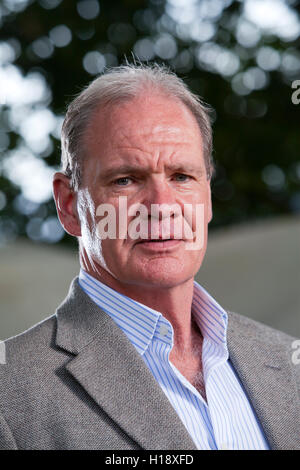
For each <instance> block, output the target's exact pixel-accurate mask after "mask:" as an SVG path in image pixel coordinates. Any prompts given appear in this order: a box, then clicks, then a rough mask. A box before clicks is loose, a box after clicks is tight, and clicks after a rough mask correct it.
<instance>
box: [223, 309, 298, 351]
mask: <svg viewBox="0 0 300 470" xmlns="http://www.w3.org/2000/svg"><path fill="white" fill-rule="evenodd" d="M227 313H228V328H229V329H230V330H231V331H232V330H239V333H240V335H246V336H249V335H251V336H254V337H255V339H257V340H262V341H264V342H271V343H273V344H274V342H275V343H277V344H281V345H283V346H290V345H291V343H293V342H294V341H297V340H298V339H299V338H297V337H295V336H292V335H290V334H288V333H285V332H283V331H280V330H278V329H276V328H273V327H271V326H269V325H266V324H264V323H262V322H260V321H257V320H253V319H252V318H249V317H246V316H245V315H241V314H239V313H236V312H232V311H227Z"/></svg>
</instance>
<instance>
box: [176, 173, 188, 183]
mask: <svg viewBox="0 0 300 470" xmlns="http://www.w3.org/2000/svg"><path fill="white" fill-rule="evenodd" d="M175 179H176V181H180V182H183V181H187V180H188V179H189V176H188V175H184V174H183V173H177V174H176V175H175Z"/></svg>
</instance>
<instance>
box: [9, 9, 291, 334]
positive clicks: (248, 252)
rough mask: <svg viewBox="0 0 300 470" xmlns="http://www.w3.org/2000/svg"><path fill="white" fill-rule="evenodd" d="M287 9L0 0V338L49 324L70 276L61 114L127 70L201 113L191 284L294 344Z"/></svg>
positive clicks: (73, 267)
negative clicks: (200, 195) (156, 78)
mask: <svg viewBox="0 0 300 470" xmlns="http://www.w3.org/2000/svg"><path fill="white" fill-rule="evenodd" d="M299 11H300V1H299V0H244V1H234V0H119V1H118V2H112V1H108V0H99V1H98V0H79V1H75V0H74V1H69V0H0V121H1V122H0V153H1V157H0V340H1V339H5V338H7V337H9V336H12V335H15V334H18V333H20V332H22V331H24V330H25V329H27V328H29V327H30V326H31V325H33V324H35V323H37V322H38V321H40V320H42V319H43V318H45V317H46V316H49V315H51V314H53V313H54V311H55V308H56V307H57V305H58V303H59V302H61V301H62V300H63V298H64V297H65V295H66V292H67V289H68V286H69V283H70V281H71V279H72V278H73V277H74V276H75V275H76V274H77V272H78V261H77V245H76V242H75V241H74V240H73V239H72V237H70V236H68V235H66V234H65V233H64V231H63V229H62V228H61V226H60V224H59V222H58V219H57V217H56V211H55V206H54V203H53V200H52V192H51V190H52V174H53V173H54V171H56V170H57V169H58V168H59V164H60V129H61V125H62V121H63V116H64V112H65V109H66V105H67V104H68V102H69V101H70V100H71V99H72V98H73V96H74V95H75V94H77V93H78V92H80V91H81V89H82V88H83V87H85V86H86V85H87V84H88V83H89V82H90V81H91V80H92V79H94V78H95V77H96V76H97V75H98V74H100V73H102V72H103V71H104V70H105V69H106V68H108V67H111V66H115V65H118V64H122V63H124V62H125V60H126V59H127V60H128V61H129V62H130V61H133V60H134V58H138V59H139V60H140V61H142V62H151V61H156V62H159V63H160V62H163V63H165V64H167V65H169V66H170V68H171V69H172V70H174V71H175V72H176V73H177V74H178V75H179V76H180V77H181V78H183V79H184V81H185V82H186V83H187V84H188V86H189V87H190V88H191V90H192V91H193V92H195V93H197V94H199V95H200V96H202V97H203V99H204V100H205V101H206V102H208V103H209V104H210V105H211V106H212V107H213V109H214V113H213V130H214V158H215V161H216V170H217V171H216V175H215V177H214V180H213V183H212V197H213V208H214V217H213V221H212V222H211V224H210V228H209V246H208V252H207V255H206V258H205V261H204V264H203V267H202V268H201V270H200V272H199V274H198V277H197V280H198V281H199V282H200V283H201V284H202V285H203V286H204V287H205V288H206V289H207V290H208V291H209V292H210V293H211V294H212V295H214V297H215V298H216V300H217V301H219V302H220V303H221V304H222V305H223V306H224V307H225V308H228V309H231V310H234V311H238V312H239V313H241V314H245V315H247V316H250V317H252V318H254V319H257V320H259V321H262V322H264V323H266V324H268V325H271V326H273V327H275V328H279V329H281V330H283V331H286V332H287V333H290V334H292V335H294V336H298V337H300V294H299V286H300V217H299V215H300V126H299V124H300V103H299V101H300V92H299V93H298V94H297V86H298V87H299V88H300V82H298V84H297V80H300V47H299V46H300V14H299ZM293 96H294V98H293V99H292V97H293ZM297 103H298V104H297Z"/></svg>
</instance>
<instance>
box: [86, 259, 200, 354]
mask: <svg viewBox="0 0 300 470" xmlns="http://www.w3.org/2000/svg"><path fill="white" fill-rule="evenodd" d="M80 264H81V267H82V269H84V271H86V272H87V273H88V274H89V275H91V276H93V277H94V278H95V279H97V280H99V281H100V282H102V283H103V284H106V285H107V286H108V287H111V288H112V289H114V290H115V291H117V292H119V293H120V294H123V295H126V296H127V297H130V298H131V299H133V300H135V301H137V302H139V303H141V304H143V305H146V306H147V307H150V308H152V309H153V310H157V311H159V312H160V313H162V315H163V316H164V317H165V318H166V319H167V320H168V321H169V322H170V323H171V325H172V327H173V330H174V347H173V352H175V351H176V352H177V354H178V355H183V354H187V353H190V352H191V351H192V348H193V344H194V341H193V338H194V334H195V331H196V332H197V331H198V330H197V327H196V325H195V324H194V322H192V317H191V306H192V300H193V290H194V279H193V278H192V279H189V280H187V281H185V282H183V283H182V284H179V285H176V286H171V287H168V288H160V287H158V286H157V285H155V286H151V285H150V286H142V287H141V286H139V285H134V284H126V283H123V282H120V281H119V280H118V279H116V278H115V277H114V276H112V275H111V274H110V273H109V272H108V271H106V270H105V269H103V268H102V267H101V266H100V265H99V264H98V263H95V262H91V261H90V259H88V258H87V257H86V256H84V255H83V254H82V253H80Z"/></svg>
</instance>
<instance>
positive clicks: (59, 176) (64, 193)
mask: <svg viewBox="0 0 300 470" xmlns="http://www.w3.org/2000/svg"><path fill="white" fill-rule="evenodd" d="M53 197H54V200H55V204H56V210H57V215H58V218H59V220H60V223H61V224H62V226H63V228H64V230H65V231H66V232H67V233H68V234H69V235H72V236H74V237H80V236H81V229H80V221H79V217H78V214H77V210H76V199H77V195H76V193H75V192H74V191H73V190H72V188H71V187H70V180H69V178H68V177H67V176H66V175H64V174H63V173H60V172H57V173H55V174H54V176H53Z"/></svg>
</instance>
